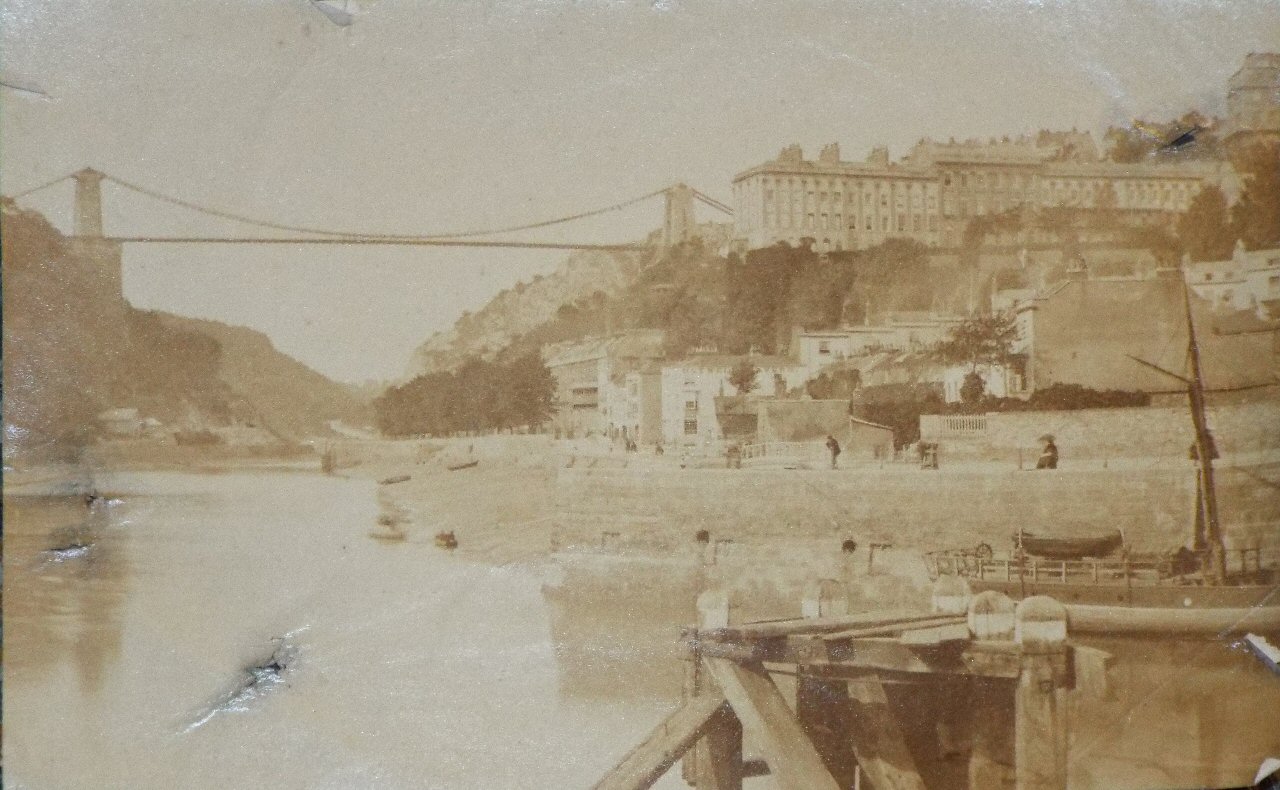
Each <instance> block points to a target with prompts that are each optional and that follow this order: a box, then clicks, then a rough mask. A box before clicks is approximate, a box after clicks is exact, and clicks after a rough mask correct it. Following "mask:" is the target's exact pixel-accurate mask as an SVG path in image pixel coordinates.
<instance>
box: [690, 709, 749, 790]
mask: <svg viewBox="0 0 1280 790" xmlns="http://www.w3.org/2000/svg"><path fill="white" fill-rule="evenodd" d="M693 751H694V752H696V753H697V755H698V757H697V762H696V764H695V766H694V781H693V785H694V786H695V787H697V788H698V790H742V778H743V776H744V775H745V773H746V771H745V765H744V764H743V761H742V722H740V721H738V717H737V715H736V714H734V712H733V710H732V709H731V708H730V707H729V706H728V705H725V706H724V707H722V708H720V710H718V711H716V712H715V715H713V716H712V717H711V721H710V722H708V723H707V728H706V732H705V734H704V735H703V736H702V740H700V741H698V745H697V747H696V748H695V749H694V750H693Z"/></svg>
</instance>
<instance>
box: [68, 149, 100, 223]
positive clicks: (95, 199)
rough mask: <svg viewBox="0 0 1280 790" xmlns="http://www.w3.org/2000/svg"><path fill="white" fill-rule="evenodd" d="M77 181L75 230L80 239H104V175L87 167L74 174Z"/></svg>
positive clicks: (73, 176)
mask: <svg viewBox="0 0 1280 790" xmlns="http://www.w3.org/2000/svg"><path fill="white" fill-rule="evenodd" d="M71 177H72V178H74V179H75V181H76V204H75V230H74V233H75V235H76V236H77V237H78V238H96V239H100V238H102V178H103V174H102V173H100V172H98V171H97V170H94V169H93V168H92V167H86V168H84V169H83V170H79V171H77V172H76V173H74V174H72V176H71Z"/></svg>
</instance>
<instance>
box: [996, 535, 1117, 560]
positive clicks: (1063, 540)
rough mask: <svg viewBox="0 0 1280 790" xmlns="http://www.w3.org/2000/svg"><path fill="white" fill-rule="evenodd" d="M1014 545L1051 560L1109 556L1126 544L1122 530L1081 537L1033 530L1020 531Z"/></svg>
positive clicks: (1026, 551)
mask: <svg viewBox="0 0 1280 790" xmlns="http://www.w3.org/2000/svg"><path fill="white" fill-rule="evenodd" d="M1013 540H1014V545H1015V546H1018V547H1019V548H1021V549H1022V551H1023V552H1025V553H1027V554H1029V555H1031V556H1033V557H1044V558H1045V559H1050V560H1080V559H1084V558H1085V557H1107V556H1110V555H1111V554H1114V553H1115V551H1116V550H1117V549H1119V548H1120V547H1121V546H1122V545H1124V533H1122V532H1121V531H1120V530H1118V529H1116V530H1112V531H1110V532H1104V533H1102V534H1101V535H1082V536H1079V537H1050V536H1047V535H1036V534H1033V533H1031V532H1019V533H1018V534H1017V535H1015V536H1014V539H1013Z"/></svg>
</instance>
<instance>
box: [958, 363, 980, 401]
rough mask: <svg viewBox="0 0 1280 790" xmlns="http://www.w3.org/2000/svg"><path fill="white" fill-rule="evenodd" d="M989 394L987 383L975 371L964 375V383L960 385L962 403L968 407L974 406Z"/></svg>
mask: <svg viewBox="0 0 1280 790" xmlns="http://www.w3.org/2000/svg"><path fill="white" fill-rule="evenodd" d="M986 394H987V382H986V381H984V380H983V378H982V376H981V375H980V374H979V373H978V372H977V371H975V370H971V371H969V372H968V373H966V374H964V383H963V384H961V385H960V402H961V403H964V404H967V405H970V406H972V405H974V404H976V403H980V402H981V401H982V396H983V395H986Z"/></svg>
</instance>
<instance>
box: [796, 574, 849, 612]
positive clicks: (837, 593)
mask: <svg viewBox="0 0 1280 790" xmlns="http://www.w3.org/2000/svg"><path fill="white" fill-rule="evenodd" d="M803 596H804V597H803V598H801V599H800V616H801V617H804V618H807V619H813V618H815V617H840V616H842V615H846V614H848V613H849V594H848V592H846V591H845V587H844V585H843V584H841V583H840V582H839V581H837V580H835V579H813V580H811V581H809V582H807V583H806V584H805V586H804V593H803Z"/></svg>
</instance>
